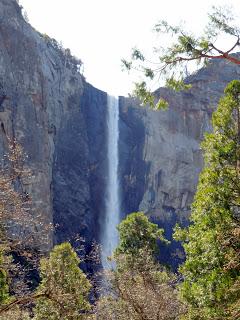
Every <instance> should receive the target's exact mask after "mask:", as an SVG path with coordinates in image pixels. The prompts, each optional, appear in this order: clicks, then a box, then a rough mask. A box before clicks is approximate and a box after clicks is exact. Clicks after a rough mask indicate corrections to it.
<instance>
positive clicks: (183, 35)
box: [122, 7, 240, 110]
mask: <svg viewBox="0 0 240 320" xmlns="http://www.w3.org/2000/svg"><path fill="white" fill-rule="evenodd" d="M208 18H209V21H208V24H207V26H206V27H205V29H204V30H203V33H202V34H200V35H194V34H192V32H191V30H190V31H188V30H185V28H184V27H182V26H178V25H177V26H172V25H170V24H169V23H168V22H167V21H164V20H163V21H160V22H159V23H157V24H156V25H155V26H154V31H155V32H156V33H160V34H168V35H170V36H171V38H172V43H170V44H169V45H168V46H166V43H165V42H164V40H162V39H165V38H164V37H161V38H160V39H159V40H160V41H161V40H162V41H163V43H162V44H161V43H160V44H159V47H158V48H154V49H153V53H154V58H153V59H148V58H147V57H145V56H144V55H143V53H142V52H141V51H140V50H139V49H137V48H134V49H133V52H132V55H131V58H130V61H128V60H125V59H124V60H122V62H123V65H124V67H125V69H126V70H127V71H130V70H134V71H136V70H137V71H139V72H140V73H141V75H143V81H142V80H141V81H139V82H138V83H137V84H136V88H135V90H134V94H135V95H136V96H137V97H138V98H139V99H140V100H141V102H142V104H143V105H147V104H148V105H150V107H151V108H153V109H155V110H158V109H161V108H162V100H161V103H158V102H157V100H156V98H155V96H154V92H153V90H151V83H154V85H155V86H156V83H160V81H162V80H164V81H165V84H166V85H167V86H169V87H171V88H172V89H173V90H177V91H180V90H187V89H189V88H190V86H189V85H186V84H184V81H183V75H186V72H185V70H186V67H187V65H188V64H189V63H191V68H194V69H199V68H201V67H203V66H205V65H206V63H207V61H208V60H209V59H219V58H221V59H227V60H229V61H231V62H232V63H236V64H240V60H239V59H238V58H235V57H232V56H231V55H230V54H231V53H232V52H234V50H236V49H237V48H238V47H239V46H240V42H239V37H240V29H239V28H238V27H237V26H234V25H233V21H234V18H233V14H232V13H231V11H230V10H229V9H228V8H227V7H224V8H222V7H213V8H212V12H211V13H209V15H208ZM224 35H228V36H230V37H231V40H232V43H231V44H230V45H229V49H228V50H225V51H224V49H222V48H219V47H217V45H216V43H219V41H220V40H221V37H222V36H224ZM149 60H150V61H149ZM141 79H142V78H141ZM152 81H154V82H152ZM147 87H148V89H146V88H147ZM165 106H166V105H165Z"/></svg>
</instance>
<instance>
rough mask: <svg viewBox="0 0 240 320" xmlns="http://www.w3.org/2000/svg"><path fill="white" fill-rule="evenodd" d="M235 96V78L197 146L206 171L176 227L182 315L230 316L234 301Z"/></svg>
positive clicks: (238, 84)
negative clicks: (185, 219)
mask: <svg viewBox="0 0 240 320" xmlns="http://www.w3.org/2000/svg"><path fill="white" fill-rule="evenodd" d="M239 94H240V81H237V80H234V81H232V82H230V84H229V85H228V86H227V87H226V89H225V96H224V97H223V98H222V99H221V100H220V102H219V106H218V109H217V111H216V112H215V113H214V115H213V133H211V134H207V135H206V136H205V141H204V142H203V144H202V147H203V149H204V152H205V169H204V170H203V172H202V174H201V175H200V178H199V185H198V188H197V193H196V195H195V200H194V203H193V205H192V215H191V220H192V224H191V225H190V227H189V228H188V229H184V230H180V229H179V227H177V228H176V235H175V237H177V238H178V239H181V240H183V241H184V242H185V244H184V249H185V252H186V257H187V258H186V262H185V263H184V265H183V266H181V268H180V271H181V272H182V274H183V277H184V282H183V285H182V286H181V295H182V297H183V299H184V300H185V301H186V302H187V303H188V305H189V312H188V316H187V318H186V319H204V320H207V319H231V312H230V311H229V310H231V309H232V305H236V303H237V301H238V302H239V298H238V297H237V296H236V292H237V291H238V292H239V290H240V288H239V280H240V272H239V270H240V268H239V267H240V262H239V253H238V250H239V243H240V240H239V238H238V239H236V238H233V236H232V235H233V234H234V233H235V232H236V230H238V229H239V227H240V221H239V219H238V220H236V219H235V218H234V214H233V207H232V206H233V203H238V206H239V204H240V179H239V173H238V161H239V150H240V145H239V142H238V141H239V131H238V121H239V118H238V117H239V108H240V105H239ZM230 239H231V240H230ZM233 239H234V240H233ZM237 261H238V262H237ZM236 286H237V288H238V289H236ZM233 288H234V289H233ZM232 292H234V294H232ZM233 319H234V318H233Z"/></svg>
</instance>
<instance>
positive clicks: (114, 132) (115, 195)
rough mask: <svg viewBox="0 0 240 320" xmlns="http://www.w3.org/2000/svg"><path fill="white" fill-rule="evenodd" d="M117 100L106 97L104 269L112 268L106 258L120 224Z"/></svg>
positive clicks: (116, 241) (115, 239)
mask: <svg viewBox="0 0 240 320" xmlns="http://www.w3.org/2000/svg"><path fill="white" fill-rule="evenodd" d="M118 121H119V103H118V98H115V97H112V96H108V119H107V126H108V141H107V142H108V148H107V150H108V151H107V161H108V174H107V190H106V201H105V216H104V221H103V227H102V232H101V245H102V253H101V262H102V266H103V268H104V269H109V268H111V267H113V264H112V263H111V262H109V261H108V259H107V257H109V256H111V255H112V253H113V251H114V249H115V248H116V246H117V244H118V232H117V229H116V226H117V225H118V224H119V222H120V201H119V180H118V161H119V160H118V159H119V157H118V139H119V127H118Z"/></svg>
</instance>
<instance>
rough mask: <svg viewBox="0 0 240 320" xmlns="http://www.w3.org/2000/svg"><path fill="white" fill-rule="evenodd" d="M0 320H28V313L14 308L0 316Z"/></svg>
mask: <svg viewBox="0 0 240 320" xmlns="http://www.w3.org/2000/svg"><path fill="white" fill-rule="evenodd" d="M0 320H30V316H29V312H27V311H25V310H21V309H20V308H18V307H16V308H14V309H12V310H9V311H7V312H5V313H4V315H2V316H1V315H0Z"/></svg>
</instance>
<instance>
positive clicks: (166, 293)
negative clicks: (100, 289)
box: [96, 248, 184, 320]
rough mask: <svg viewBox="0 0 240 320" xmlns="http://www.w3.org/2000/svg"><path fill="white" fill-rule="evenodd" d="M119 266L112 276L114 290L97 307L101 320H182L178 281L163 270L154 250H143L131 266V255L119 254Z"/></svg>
mask: <svg viewBox="0 0 240 320" xmlns="http://www.w3.org/2000/svg"><path fill="white" fill-rule="evenodd" d="M116 266H117V267H116V269H115V270H113V271H111V272H110V273H109V274H108V276H109V279H108V280H109V281H110V286H111V290H112V291H110V290H108V295H103V296H102V298H101V299H100V300H99V302H98V304H97V311H96V318H97V319H99V320H105V319H109V320H111V319H112V320H113V319H114V320H127V319H131V320H140V319H145V320H170V319H179V316H180V315H181V314H182V313H183V311H184V309H183V305H181V303H180V302H179V300H178V298H177V290H176V288H175V285H176V278H175V277H174V276H173V275H171V274H170V273H168V272H167V271H166V270H164V269H163V268H161V267H160V265H159V264H158V263H157V262H156V260H155V259H154V258H153V256H152V250H150V251H149V250H148V249H147V248H140V249H139V252H138V255H137V256H135V259H134V260H133V261H132V263H131V265H129V257H128V255H126V254H119V255H118V256H117V257H116Z"/></svg>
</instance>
